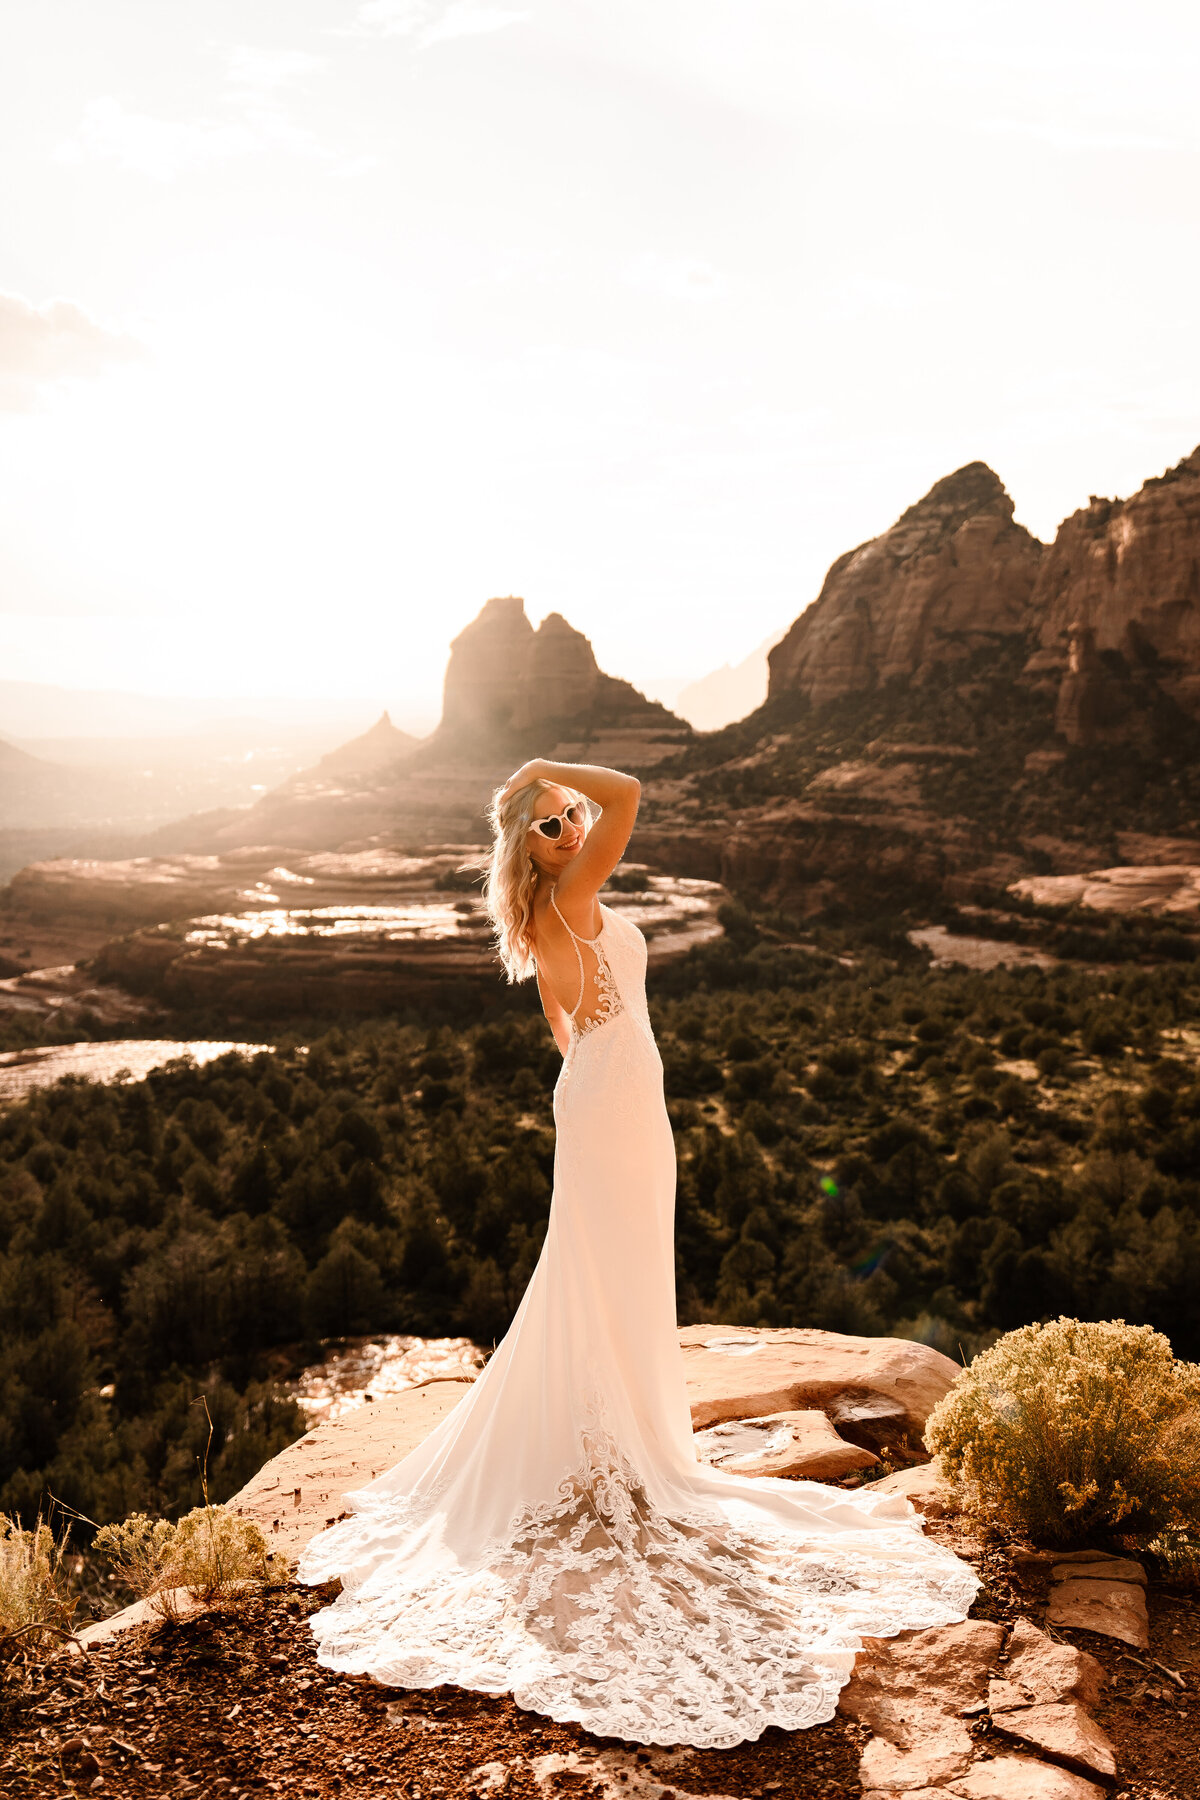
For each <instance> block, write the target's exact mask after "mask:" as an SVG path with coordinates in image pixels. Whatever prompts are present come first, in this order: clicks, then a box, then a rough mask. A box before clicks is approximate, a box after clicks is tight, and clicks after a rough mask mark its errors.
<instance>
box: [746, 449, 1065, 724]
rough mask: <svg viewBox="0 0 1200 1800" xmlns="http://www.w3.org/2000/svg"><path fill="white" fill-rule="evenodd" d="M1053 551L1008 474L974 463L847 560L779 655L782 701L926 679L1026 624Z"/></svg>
mask: <svg viewBox="0 0 1200 1800" xmlns="http://www.w3.org/2000/svg"><path fill="white" fill-rule="evenodd" d="M1043 548H1044V547H1043V545H1042V544H1040V543H1039V542H1038V540H1037V538H1035V537H1033V536H1031V534H1030V533H1029V532H1028V531H1026V530H1025V529H1024V527H1023V526H1021V525H1017V524H1015V523H1014V522H1013V503H1012V501H1011V500H1010V499H1009V497H1008V495H1007V493H1006V492H1005V490H1004V487H1003V484H1002V483H1001V481H1000V479H999V477H998V476H997V475H995V474H993V472H992V471H991V469H989V468H988V467H987V465H986V463H981V462H974V463H967V465H966V466H965V467H964V468H961V469H958V470H956V471H955V473H954V474H953V475H947V476H945V477H944V478H943V479H942V480H941V481H938V482H936V483H935V484H934V486H933V487H932V488H930V490H929V492H928V493H927V494H926V495H925V497H924V499H923V500H919V501H918V502H917V503H916V505H915V506H910V507H909V509H908V511H907V512H906V513H903V514H902V515H901V517H900V518H899V519H897V521H896V523H895V524H894V525H893V526H891V528H890V529H889V530H887V531H885V532H883V533H882V535H881V536H879V537H877V538H872V539H871V540H870V542H869V543H866V544H860V545H859V546H858V548H857V549H856V550H850V551H847V553H846V554H845V555H844V556H841V557H839V558H838V560H837V561H836V562H835V563H834V565H833V567H832V568H831V569H830V571H829V573H828V575H827V576H826V577H825V583H824V586H823V587H822V589H821V592H820V594H819V595H818V596H817V598H816V600H815V601H814V602H813V604H812V605H811V606H810V607H808V608H807V610H806V611H804V612H802V613H801V614H800V617H799V618H798V619H797V620H796V622H795V624H794V625H793V626H792V628H791V630H790V631H789V632H788V633H787V635H786V637H784V638H783V639H782V641H781V642H780V643H779V644H777V645H776V647H775V649H774V650H772V652H771V654H770V659H769V660H770V667H771V679H770V690H769V691H770V695H771V697H772V698H774V697H775V696H777V695H779V694H782V693H800V694H803V695H805V696H806V697H807V698H808V699H810V700H811V701H812V702H813V703H814V705H821V704H822V703H824V702H825V701H828V700H836V699H838V698H840V697H841V696H842V695H843V694H851V693H859V692H862V691H864V690H868V689H871V688H874V687H876V686H878V685H880V684H881V683H883V682H886V681H888V680H890V679H891V678H892V677H893V676H904V677H908V678H916V679H920V678H921V676H923V675H924V674H925V673H927V671H928V670H929V669H930V668H931V667H933V666H934V665H935V664H937V663H942V662H946V661H951V660H955V659H957V658H959V657H962V656H964V655H966V654H968V653H969V652H970V651H971V650H974V649H977V648H978V647H979V646H980V645H981V644H985V643H987V642H989V641H992V640H994V639H995V637H996V636H997V635H1002V636H1007V635H1010V634H1012V633H1015V632H1020V631H1024V630H1026V629H1027V628H1028V624H1029V604H1030V597H1031V595H1032V593H1033V587H1034V582H1035V579H1036V577H1037V572H1038V566H1039V563H1040V560H1041V557H1042V554H1043Z"/></svg>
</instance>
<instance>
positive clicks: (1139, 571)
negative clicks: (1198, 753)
mask: <svg viewBox="0 0 1200 1800" xmlns="http://www.w3.org/2000/svg"><path fill="white" fill-rule="evenodd" d="M1031 613H1032V616H1033V620H1034V624H1035V631H1036V647H1035V649H1034V652H1033V655H1032V656H1031V657H1030V660H1029V664H1028V673H1029V675H1030V676H1031V677H1038V676H1041V677H1045V676H1047V675H1049V676H1051V677H1053V678H1057V679H1059V680H1060V683H1061V685H1060V689H1059V699H1058V717H1057V724H1058V729H1059V731H1060V733H1061V734H1062V735H1063V736H1064V737H1065V738H1066V739H1067V741H1068V742H1069V743H1073V744H1088V743H1102V742H1130V741H1142V740H1146V739H1147V738H1149V737H1151V736H1153V735H1154V733H1155V732H1156V731H1159V730H1161V729H1162V728H1163V727H1164V726H1166V727H1167V728H1168V729H1169V728H1170V725H1171V721H1172V719H1173V717H1175V716H1176V715H1175V711H1174V709H1176V708H1177V709H1178V712H1179V713H1182V714H1183V715H1185V716H1186V717H1187V718H1189V719H1192V720H1197V721H1200V449H1196V450H1193V451H1192V453H1191V455H1190V456H1186V457H1184V459H1183V461H1182V462H1179V463H1177V464H1176V465H1175V467H1174V468H1173V469H1168V470H1167V472H1166V474H1164V475H1156V476H1152V477H1151V479H1150V480H1149V481H1147V482H1146V483H1145V484H1144V485H1143V486H1142V487H1141V488H1139V489H1138V491H1137V493H1136V494H1133V495H1132V496H1131V497H1130V498H1129V499H1128V500H1105V499H1101V498H1099V497H1097V496H1096V495H1093V496H1092V498H1091V500H1090V501H1089V502H1088V504H1087V506H1085V507H1081V508H1080V510H1079V511H1078V512H1075V513H1072V514H1071V516H1070V518H1068V519H1064V520H1063V523H1062V524H1061V525H1060V526H1059V528H1058V534H1057V536H1056V537H1055V540H1054V543H1053V545H1052V546H1051V548H1050V549H1049V550H1048V551H1047V553H1046V555H1045V557H1044V558H1043V561H1042V566H1041V569H1040V571H1039V574H1038V580H1037V583H1036V585H1035V588H1034V592H1033V597H1032V601H1031ZM1164 700H1165V701H1167V702H1168V703H1170V710H1169V711H1168V712H1167V713H1166V714H1165V715H1164V714H1163V713H1162V711H1161V703H1162V702H1163V701H1164Z"/></svg>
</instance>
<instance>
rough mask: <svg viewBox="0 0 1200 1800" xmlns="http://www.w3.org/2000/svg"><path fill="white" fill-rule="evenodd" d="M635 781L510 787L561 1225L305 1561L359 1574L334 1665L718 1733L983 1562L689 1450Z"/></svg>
mask: <svg viewBox="0 0 1200 1800" xmlns="http://www.w3.org/2000/svg"><path fill="white" fill-rule="evenodd" d="M638 797H639V789H638V783H637V782H636V781H635V780H634V779H633V777H632V776H629V775H623V774H619V773H618V772H617V771H615V770H613V769H602V768H592V767H589V766H587V765H583V764H580V765H570V764H563V763H554V762H544V761H536V762H530V763H526V764H525V765H524V767H523V768H520V769H518V770H517V772H516V774H515V775H513V776H511V777H510V778H509V780H508V781H507V783H506V784H505V786H504V787H503V788H502V789H501V790H500V792H499V793H498V794H497V795H496V798H495V801H494V803H493V807H492V827H493V831H494V834H495V843H494V848H493V853H492V860H491V868H490V872H489V876H488V882H487V898H488V905H489V910H490V912H491V916H492V918H493V920H494V922H495V926H496V931H497V938H498V944H499V953H500V958H501V961H502V962H503V964H504V966H505V969H506V970H507V972H508V975H509V978H510V979H511V980H521V979H523V978H524V977H525V976H527V975H529V974H535V975H536V977H537V982H538V988H539V991H540V993H541V997H542V1004H543V1006H544V1007H545V1011H546V1016H547V1018H548V1020H549V1022H550V1028H551V1030H552V1031H553V1033H554V1037H555V1040H556V1041H557V1043H558V1046H559V1048H560V1049H561V1051H562V1053H563V1064H562V1071H561V1073H560V1075H559V1078H558V1082H557V1085H556V1086H555V1090H554V1119H555V1126H556V1131H557V1144H556V1149H555V1159H554V1198H553V1203H552V1205H551V1209H550V1221H549V1225H548V1228H547V1232H546V1241H545V1244H544V1246H543V1249H542V1253H541V1257H540V1259H539V1261H538V1265H537V1268H536V1269H535V1270H534V1273H533V1278H532V1280H531V1281H530V1283H529V1286H528V1288H527V1289H526V1292H525V1295H524V1298H523V1299H522V1301H521V1304H520V1306H519V1307H518V1309H517V1314H516V1317H515V1318H514V1320H513V1322H512V1325H511V1326H510V1328H509V1331H508V1333H507V1335H506V1336H505V1337H504V1339H503V1341H502V1342H501V1343H500V1345H499V1346H498V1348H497V1349H496V1352H495V1354H494V1355H493V1357H492V1359H491V1361H490V1362H489V1363H488V1365H487V1367H486V1368H485V1369H484V1371H483V1373H482V1374H481V1375H480V1377H479V1379H478V1380H477V1381H476V1382H475V1384H474V1385H473V1387H472V1388H470V1389H469V1390H468V1392H467V1394H466V1396H465V1397H464V1399H463V1400H462V1401H461V1402H460V1403H459V1405H457V1406H456V1407H455V1408H454V1410H453V1411H452V1412H451V1413H450V1414H449V1415H448V1416H447V1417H446V1418H445V1419H443V1421H442V1422H441V1424H440V1425H439V1426H437V1427H436V1429H435V1430H434V1431H433V1432H432V1433H431V1434H430V1436H429V1437H428V1438H427V1439H426V1440H425V1442H424V1443H423V1444H422V1445H421V1446H420V1448H419V1449H417V1450H414V1451H413V1452H412V1454H411V1455H409V1456H406V1457H405V1458H404V1460H403V1461H402V1462H400V1463H398V1464H397V1465H396V1466H395V1467H394V1468H392V1469H389V1470H388V1471H387V1473H386V1474H384V1475H382V1476H380V1477H379V1479H378V1480H377V1481H373V1482H372V1483H371V1484H370V1485H369V1486H367V1487H364V1488H361V1489H359V1490H358V1491H357V1492H356V1493H354V1494H352V1495H349V1496H347V1499H348V1502H349V1504H351V1505H352V1506H353V1507H354V1513H353V1515H352V1516H351V1517H350V1518H349V1519H346V1520H344V1521H343V1522H342V1523H340V1524H338V1525H335V1526H333V1527H332V1528H331V1529H330V1530H328V1531H325V1532H323V1533H321V1535H320V1536H319V1537H316V1538H314V1539H313V1540H312V1541H311V1543H310V1544H309V1545H308V1547H307V1549H306V1550H305V1552H304V1554H303V1556H302V1558H301V1563H300V1579H301V1580H303V1581H307V1582H319V1581H323V1580H326V1579H328V1578H330V1577H331V1576H335V1575H336V1576H340V1577H341V1580H342V1583H343V1588H342V1592H341V1594H340V1595H339V1597H338V1599H337V1600H336V1601H335V1602H334V1603H333V1605H332V1606H330V1607H327V1608H325V1609H324V1610H323V1611H321V1612H319V1613H316V1614H315V1615H314V1616H313V1619H312V1626H313V1630H314V1632H315V1633H316V1636H317V1638H318V1641H319V1646H320V1647H319V1660H320V1661H321V1662H322V1663H324V1664H325V1665H326V1666H327V1667H329V1668H334V1669H341V1670H346V1671H351V1672H354V1673H368V1674H371V1675H374V1676H375V1677H376V1678H377V1679H379V1680H380V1681H383V1682H387V1683H389V1684H391V1685H394V1686H397V1687H431V1686H434V1685H436V1684H437V1683H439V1682H453V1683H456V1684H457V1685H458V1686H460V1687H466V1688H474V1689H477V1690H481V1691H483V1692H485V1693H504V1692H507V1693H511V1694H512V1695H513V1696H514V1697H515V1699H516V1700H517V1702H518V1704H519V1705H521V1706H525V1707H529V1708H531V1709H532V1710H534V1711H535V1712H540V1713H545V1714H548V1715H549V1716H550V1717H551V1718H554V1719H560V1720H577V1721H578V1722H579V1723H581V1724H582V1725H585V1726H587V1727H588V1728H589V1729H590V1730H591V1731H594V1732H597V1733H599V1734H601V1735H606V1736H612V1737H619V1738H624V1739H627V1740H633V1741H635V1742H638V1743H646V1744H690V1745H697V1746H702V1745H703V1746H728V1745H732V1744H737V1743H740V1742H742V1741H744V1740H746V1739H751V1738H756V1737H758V1736H759V1735H760V1734H761V1732H762V1731H763V1730H764V1729H765V1728H766V1727H767V1726H768V1725H780V1726H783V1727H784V1728H785V1729H796V1728H797V1727H800V1726H806V1725H813V1724H816V1723H818V1722H820V1721H821V1720H824V1719H828V1718H831V1717H832V1715H833V1712H834V1710H835V1707H836V1705H837V1697H838V1693H839V1691H840V1689H841V1687H842V1686H843V1684H844V1683H845V1681H846V1679H847V1677H848V1675H849V1673H850V1670H851V1668H852V1666H853V1662H854V1653H855V1651H856V1650H857V1649H858V1648H859V1639H860V1635H861V1634H864V1633H869V1634H871V1635H874V1636H888V1635H890V1634H891V1633H894V1632H897V1631H901V1630H903V1629H905V1628H907V1627H912V1626H928V1625H938V1624H945V1623H947V1622H949V1621H951V1620H955V1619H960V1618H962V1617H964V1616H965V1613H966V1610H967V1607H968V1606H969V1604H970V1601H971V1598H972V1596H973V1594H974V1592H975V1590H976V1587H977V1586H978V1582H977V1579H976V1577H975V1575H974V1573H973V1572H972V1570H971V1569H969V1568H968V1567H967V1566H966V1565H965V1564H964V1563H961V1562H959V1560H958V1559H957V1558H956V1557H954V1556H953V1555H951V1554H950V1552H949V1551H947V1550H944V1549H942V1548H940V1547H939V1546H938V1545H936V1544H933V1543H931V1542H929V1541H927V1540H926V1539H925V1538H923V1537H922V1536H921V1533H920V1521H919V1520H918V1519H917V1517H916V1515H915V1514H913V1513H912V1511H911V1509H910V1508H909V1507H908V1505H907V1502H906V1501H904V1500H903V1499H901V1498H899V1497H895V1496H891V1495H883V1494H877V1495H872V1494H870V1492H869V1491H859V1492H857V1493H854V1494H851V1493H847V1492H845V1491H843V1490H841V1489H839V1488H833V1487H825V1486H822V1485H821V1484H819V1483H816V1482H811V1481H790V1480H767V1479H751V1478H747V1477H737V1476H734V1475H730V1474H726V1473H722V1472H720V1471H718V1470H715V1469H712V1468H709V1467H707V1466H706V1465H704V1464H702V1463H699V1462H698V1461H697V1459H696V1453H695V1449H694V1446H693V1441H692V1431H691V1420H690V1417H689V1412H688V1404H687V1398H686V1394H685V1389H684V1379H683V1364H682V1356H681V1352H680V1348H679V1339H678V1336H677V1332H676V1322H675V1294H674V1265H673V1248H672V1219H673V1209H674V1197H675V1154H674V1145H673V1140H672V1135H671V1127H670V1124H669V1122H668V1119H667V1114H666V1108H665V1106H664V1103H663V1087H662V1063H661V1061H660V1059H659V1055H658V1050H657V1048H656V1046H655V1042H654V1035H653V1032H652V1030H651V1027H650V1020H649V1017H648V1015H647V1012H646V992H645V973H646V945H645V941H644V939H643V937H642V935H641V933H640V932H639V931H638V929H637V927H636V926H634V925H633V924H631V923H630V921H629V920H628V919H625V918H623V917H621V916H620V915H619V914H617V913H613V912H611V911H610V910H609V909H608V908H606V907H604V906H603V905H602V904H601V903H600V901H599V892H600V889H601V887H602V886H603V884H604V882H605V880H606V879H607V878H608V876H609V875H610V874H611V873H612V871H613V869H614V868H615V866H616V864H617V862H618V861H619V860H620V857H621V854H622V852H623V851H624V849H625V845H626V844H627V842H628V840H629V836H630V833H631V831H632V830H633V825H634V820H635V818H636V816H637V808H638ZM589 801H590V802H593V803H594V804H595V805H596V806H597V807H599V808H600V809H602V810H601V816H600V819H599V822H598V823H595V824H592V823H591V821H590V813H589V807H588V802H589Z"/></svg>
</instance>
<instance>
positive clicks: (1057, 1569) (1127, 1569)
mask: <svg viewBox="0 0 1200 1800" xmlns="http://www.w3.org/2000/svg"><path fill="white" fill-rule="evenodd" d="M1050 1579H1051V1581H1133V1582H1136V1583H1138V1584H1139V1585H1140V1586H1141V1587H1145V1585H1146V1571H1145V1569H1143V1567H1142V1565H1141V1563H1140V1562H1134V1561H1133V1560H1132V1558H1130V1557H1127V1556H1109V1557H1105V1558H1103V1559H1098V1560H1096V1561H1095V1562H1093V1561H1092V1560H1091V1558H1090V1557H1089V1559H1088V1560H1087V1561H1086V1562H1066V1561H1060V1562H1056V1563H1055V1564H1054V1566H1053V1568H1052V1569H1051V1570H1050Z"/></svg>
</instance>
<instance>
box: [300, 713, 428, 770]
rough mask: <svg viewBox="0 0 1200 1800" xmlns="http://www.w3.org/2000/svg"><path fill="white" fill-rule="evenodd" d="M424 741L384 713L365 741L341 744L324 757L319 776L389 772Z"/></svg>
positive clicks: (366, 732) (359, 739)
mask: <svg viewBox="0 0 1200 1800" xmlns="http://www.w3.org/2000/svg"><path fill="white" fill-rule="evenodd" d="M420 741H421V740H420V738H415V737H413V735H412V733H411V732H408V731H400V730H398V729H397V727H396V726H395V725H393V724H392V721H391V719H390V718H389V716H388V714H387V713H386V712H383V713H381V714H380V715H379V717H378V719H376V721H375V723H374V725H372V727H371V729H370V730H369V731H364V732H363V733H362V736H361V737H356V738H351V739H350V741H349V743H347V744H339V745H338V747H337V749H336V750H331V751H330V752H329V754H328V755H327V756H323V757H322V758H321V760H320V762H319V763H318V764H317V771H316V772H320V773H324V774H327V775H359V774H362V773H363V772H364V771H365V770H368V769H382V768H386V767H387V766H388V764H389V763H394V762H399V760H400V758H401V757H402V756H406V755H407V754H408V752H409V751H410V750H415V749H416V747H417V745H418V744H419V743H420Z"/></svg>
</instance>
